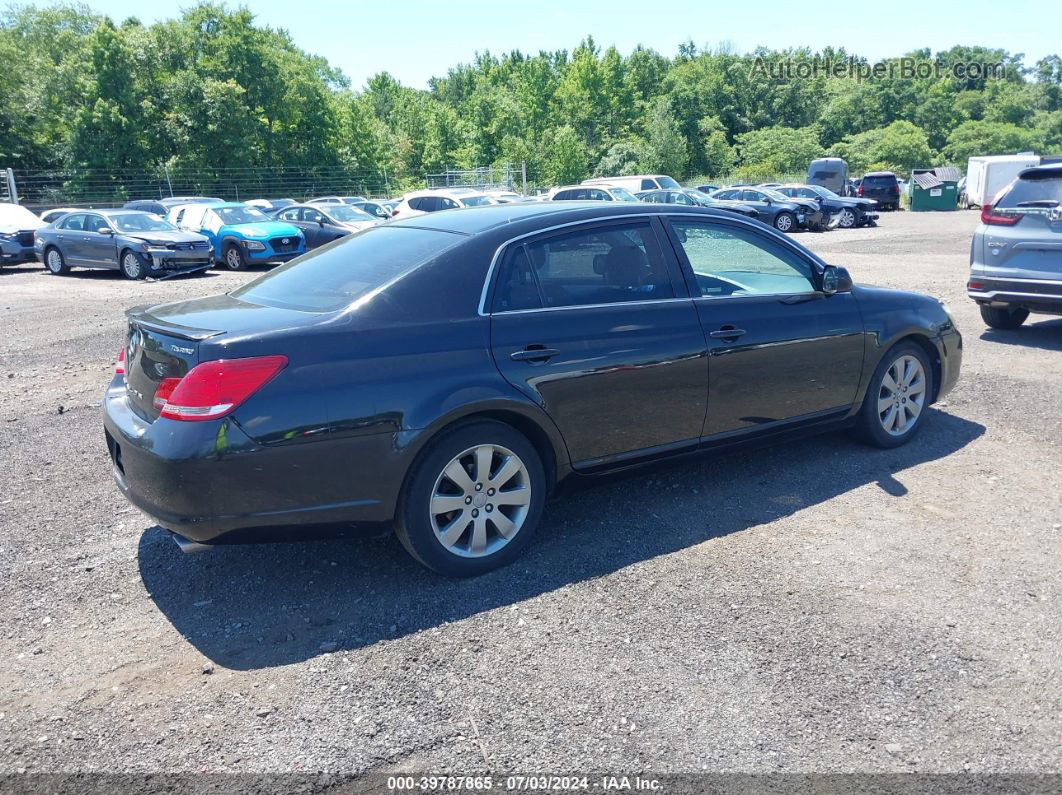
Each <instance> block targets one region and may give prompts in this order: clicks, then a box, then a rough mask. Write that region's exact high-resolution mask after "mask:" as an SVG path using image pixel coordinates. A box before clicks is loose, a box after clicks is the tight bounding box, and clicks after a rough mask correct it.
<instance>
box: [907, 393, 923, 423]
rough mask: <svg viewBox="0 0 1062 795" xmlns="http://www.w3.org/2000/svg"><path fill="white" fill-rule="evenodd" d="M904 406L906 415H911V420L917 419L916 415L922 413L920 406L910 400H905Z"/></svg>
mask: <svg viewBox="0 0 1062 795" xmlns="http://www.w3.org/2000/svg"><path fill="white" fill-rule="evenodd" d="M904 405H906V406H907V413H908V414H910V415H911V419H912V420H914V419H917V418H918V415H919V414H921V413H922V406H921V405H920V404H918V403H915V402H914V401H913V400H911V399H910V398H907V403H905V404H904Z"/></svg>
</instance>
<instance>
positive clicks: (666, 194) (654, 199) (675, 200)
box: [634, 188, 759, 218]
mask: <svg viewBox="0 0 1062 795" xmlns="http://www.w3.org/2000/svg"><path fill="white" fill-rule="evenodd" d="M634 195H635V196H637V197H638V198H639V199H641V200H642V201H643V202H649V203H650V204H679V205H684V206H686V207H713V208H715V209H716V210H728V211H729V212H732V213H737V214H738V215H743V216H745V217H746V218H756V217H757V216H758V215H759V212H758V211H757V210H756V208H754V207H750V206H749V205H747V204H742V203H741V202H730V201H720V200H719V199H713V198H712V197H711V196H709V195H708V194H706V193H702V192H701V191H699V190H697V189H696V188H677V189H660V190H646V191H641V192H640V193H636V194H634Z"/></svg>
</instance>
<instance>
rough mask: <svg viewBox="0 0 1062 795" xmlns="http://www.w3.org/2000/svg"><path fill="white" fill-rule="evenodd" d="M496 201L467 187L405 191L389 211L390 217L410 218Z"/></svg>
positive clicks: (481, 205)
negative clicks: (400, 199)
mask: <svg viewBox="0 0 1062 795" xmlns="http://www.w3.org/2000/svg"><path fill="white" fill-rule="evenodd" d="M488 204H497V202H496V201H495V200H494V199H492V198H491V197H490V196H488V195H487V194H485V193H477V192H476V191H473V190H469V189H468V188H455V189H453V190H418V191H415V192H414V193H407V194H406V195H405V196H403V197H402V201H400V202H399V203H398V206H397V207H395V209H394V210H392V211H391V217H392V218H411V217H413V216H415V215H424V214H425V213H434V212H438V211H439V210H456V209H457V208H458V207H484V206H486V205H488Z"/></svg>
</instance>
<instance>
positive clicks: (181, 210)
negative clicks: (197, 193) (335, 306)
mask: <svg viewBox="0 0 1062 795" xmlns="http://www.w3.org/2000/svg"><path fill="white" fill-rule="evenodd" d="M167 220H169V222H170V223H172V224H174V225H175V226H178V227H180V228H181V229H187V230H189V231H192V232H199V233H200V234H203V235H206V236H207V238H208V239H209V240H210V244H211V247H212V249H213V256H214V261H215V262H217V263H219V264H223V265H225V267H227V268H228V269H229V270H234V271H242V270H245V269H246V268H247V267H248V266H249V265H257V264H262V263H269V262H287V261H288V260H290V259H294V258H295V257H297V256H299V255H300V254H302V253H304V252H305V251H306V241H305V239H304V238H303V235H302V232H301V231H300V230H299V229H298V228H297V227H294V226H292V225H291V224H288V223H284V222H283V221H277V220H275V219H273V218H270V217H269V216H268V215H266V214H265V213H263V212H262V211H261V210H259V209H257V208H256V207H248V206H247V205H246V204H241V203H239V202H221V203H220V204H182V205H178V206H177V207H174V208H173V209H171V210H170V212H169V215H168V216H167Z"/></svg>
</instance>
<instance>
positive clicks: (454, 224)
mask: <svg viewBox="0 0 1062 795" xmlns="http://www.w3.org/2000/svg"><path fill="white" fill-rule="evenodd" d="M672 190H673V189H672ZM691 209H692V208H691ZM701 209H704V210H705V212H706V214H709V215H715V216H716V217H718V218H724V219H727V220H730V219H732V217H733V214H732V213H727V212H725V211H723V210H718V211H711V210H708V209H707V208H697V211H698V212H699V211H700V210H701ZM686 211H687V208H683V209H682V212H686ZM675 212H679V211H678V210H676V208H675V206H674V205H669V204H648V203H643V202H599V201H574V202H556V203H553V202H521V203H519V204H492V205H489V206H486V207H468V208H463V209H459V210H442V211H440V212H435V213H427V214H425V215H417V216H414V217H412V218H405V219H401V220H394V221H389V222H388V223H387V226H389V227H391V226H398V227H403V226H405V227H419V228H421V229H435V230H438V231H441V232H456V233H459V234H465V235H474V234H478V233H480V232H485V231H488V230H490V229H496V228H498V227H501V226H505V225H514V224H520V223H524V222H527V223H528V224H530V223H531V222H533V221H535V220H537V219H541V218H546V217H548V218H549V220H550V221H552V222H554V223H555V224H558V225H559V224H564V223H568V222H572V223H575V222H578V221H592V220H594V219H595V218H614V217H617V216H622V215H646V214H653V213H661V214H667V213H675Z"/></svg>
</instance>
